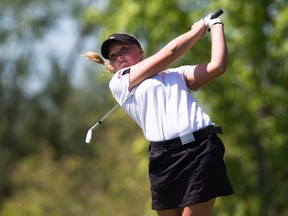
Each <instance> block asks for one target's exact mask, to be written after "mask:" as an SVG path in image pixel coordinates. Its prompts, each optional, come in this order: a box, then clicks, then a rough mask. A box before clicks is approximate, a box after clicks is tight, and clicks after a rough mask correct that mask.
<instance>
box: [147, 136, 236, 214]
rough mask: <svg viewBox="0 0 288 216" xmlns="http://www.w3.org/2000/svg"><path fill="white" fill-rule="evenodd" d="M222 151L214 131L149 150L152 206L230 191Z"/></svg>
mask: <svg viewBox="0 0 288 216" xmlns="http://www.w3.org/2000/svg"><path fill="white" fill-rule="evenodd" d="M150 145H151V146H152V145H153V142H151V144H150ZM151 146H150V149H151ZM224 152H225V147H224V145H223V143H222V141H221V139H219V137H218V136H217V135H216V134H214V135H209V136H208V137H206V138H202V139H200V140H197V141H194V142H191V143H188V144H186V145H183V146H179V147H177V148H173V149H163V150H160V151H151V150H150V157H149V178H150V184H151V195H152V209H153V210H164V209H172V208H179V207H185V206H189V205H193V204H197V203H201V202H205V201H208V200H211V199H213V198H216V197H218V196H226V195H231V194H233V189H232V187H231V184H230V181H229V178H228V176H227V173H226V166H225V163H224V161H223V157H224Z"/></svg>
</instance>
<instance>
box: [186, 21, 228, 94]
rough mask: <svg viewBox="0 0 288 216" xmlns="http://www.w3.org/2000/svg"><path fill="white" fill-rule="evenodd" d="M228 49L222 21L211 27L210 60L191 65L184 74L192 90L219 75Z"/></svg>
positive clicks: (225, 61)
mask: <svg viewBox="0 0 288 216" xmlns="http://www.w3.org/2000/svg"><path fill="white" fill-rule="evenodd" d="M227 60H228V51H227V45H226V40H225V35H224V28H223V24H222V23H216V24H214V25H213V26H212V27H211V60H210V62H209V63H207V64H198V65H195V66H193V67H192V68H191V69H190V70H189V72H188V73H187V75H186V83H187V85H188V87H189V88H190V89H192V90H197V89H198V88H200V87H202V86H203V85H205V84H207V83H209V82H211V81H212V80H214V79H216V78H217V77H219V76H221V75H222V74H223V73H224V72H225V71H226V67H227Z"/></svg>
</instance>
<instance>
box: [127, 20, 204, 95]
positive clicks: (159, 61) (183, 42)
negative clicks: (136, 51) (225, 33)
mask: <svg viewBox="0 0 288 216" xmlns="http://www.w3.org/2000/svg"><path fill="white" fill-rule="evenodd" d="M206 30H207V27H206V25H205V23H204V21H203V20H200V21H198V22H196V23H195V24H194V25H193V27H192V28H191V30H190V31H188V32H186V33H184V34H182V35H180V36H179V37H177V38H175V39H174V40H172V41H171V42H169V43H168V44H167V45H166V46H165V47H164V48H162V49H161V50H160V51H158V52H157V53H156V54H154V55H152V56H151V57H149V58H146V59H145V60H143V61H141V62H139V63H138V64H136V65H134V66H132V67H131V71H130V83H129V89H130V90H131V89H132V88H133V87H135V86H136V85H138V84H139V83H141V82H142V81H143V80H145V79H147V78H149V77H151V76H154V75H156V74H157V73H159V72H161V71H163V70H164V69H165V68H166V67H168V66H169V65H170V64H172V63H173V62H174V61H176V60H177V59H178V58H179V57H181V56H182V55H183V54H185V53H186V52H187V51H188V50H189V49H191V48H192V46H193V45H194V44H195V43H196V42H197V41H198V40H199V39H200V38H201V37H203V36H204V35H205V32H206Z"/></svg>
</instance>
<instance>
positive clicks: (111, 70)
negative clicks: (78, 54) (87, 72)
mask: <svg viewBox="0 0 288 216" xmlns="http://www.w3.org/2000/svg"><path fill="white" fill-rule="evenodd" d="M82 56H84V57H86V58H87V59H90V60H92V61H94V62H96V63H98V64H101V65H103V66H104V68H105V69H106V70H107V71H108V72H109V73H112V74H114V73H115V72H116V70H115V69H114V68H113V66H112V65H111V64H110V62H105V61H104V60H103V58H102V57H101V56H100V55H98V54H97V53H95V52H92V51H88V52H87V53H86V54H83V55H82Z"/></svg>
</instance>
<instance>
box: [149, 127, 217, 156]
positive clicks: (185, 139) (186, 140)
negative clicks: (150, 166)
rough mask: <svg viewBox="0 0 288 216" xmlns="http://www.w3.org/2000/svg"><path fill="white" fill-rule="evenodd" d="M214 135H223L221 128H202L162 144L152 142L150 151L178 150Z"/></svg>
mask: <svg viewBox="0 0 288 216" xmlns="http://www.w3.org/2000/svg"><path fill="white" fill-rule="evenodd" d="M212 134H223V130H222V128H221V127H215V126H213V125H211V126H207V127H204V128H201V129H199V130H197V131H194V132H193V133H189V134H186V135H184V136H180V137H176V138H174V139H171V140H166V141H161V142H150V147H149V151H150V152H156V151H160V150H164V149H167V150H169V149H172V148H177V147H180V146H183V145H187V144H189V145H190V144H193V143H195V142H197V141H199V140H200V139H203V138H205V137H208V136H209V135H212Z"/></svg>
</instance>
